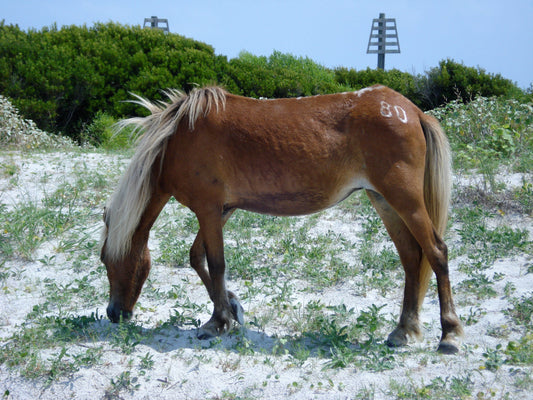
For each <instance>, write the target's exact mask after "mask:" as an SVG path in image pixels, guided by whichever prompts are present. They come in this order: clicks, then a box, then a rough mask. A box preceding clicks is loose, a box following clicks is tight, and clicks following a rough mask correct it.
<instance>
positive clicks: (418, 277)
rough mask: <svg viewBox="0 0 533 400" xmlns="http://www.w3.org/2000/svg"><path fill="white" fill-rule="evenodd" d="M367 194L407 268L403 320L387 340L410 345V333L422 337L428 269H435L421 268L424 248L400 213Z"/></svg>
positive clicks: (399, 344)
mask: <svg viewBox="0 0 533 400" xmlns="http://www.w3.org/2000/svg"><path fill="white" fill-rule="evenodd" d="M367 195H368V197H369V198H370V201H371V202H372V205H373V206H374V208H375V209H376V211H377V212H378V214H379V216H380V217H381V219H382V221H383V224H384V225H385V228H387V232H388V233H389V236H390V237H391V239H392V241H393V243H394V245H395V246H396V249H397V250H398V254H399V256H400V261H401V263H402V265H403V268H404V270H405V288H404V297H403V305H402V312H401V315H400V322H399V323H398V326H397V327H396V329H394V331H393V332H392V333H391V334H390V335H389V337H388V339H387V344H388V345H389V346H394V347H397V346H403V345H406V344H407V338H408V336H412V337H416V338H418V339H419V338H420V337H421V336H422V334H421V332H420V324H419V319H418V314H419V311H420V306H421V304H422V300H423V297H424V294H425V292H426V288H427V283H428V280H429V274H428V272H429V273H431V270H429V271H425V272H426V273H425V274H424V273H423V272H424V271H422V270H421V261H422V249H421V248H420V245H419V244H418V243H417V241H416V239H415V238H414V237H413V235H412V234H411V232H410V231H409V229H408V228H407V226H406V225H405V223H404V222H403V220H402V219H401V218H400V216H399V215H398V213H397V212H396V211H394V210H393V209H392V207H391V206H390V205H389V204H388V203H387V201H386V200H385V199H384V198H383V196H381V195H380V194H378V193H376V192H373V191H369V190H367Z"/></svg>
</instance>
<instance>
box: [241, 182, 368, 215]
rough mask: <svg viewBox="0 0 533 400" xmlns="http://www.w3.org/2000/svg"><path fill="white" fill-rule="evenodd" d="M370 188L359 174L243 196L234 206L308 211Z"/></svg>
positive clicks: (285, 212) (274, 212)
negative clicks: (337, 180)
mask: <svg viewBox="0 0 533 400" xmlns="http://www.w3.org/2000/svg"><path fill="white" fill-rule="evenodd" d="M363 188H365V189H371V186H370V185H369V183H368V181H367V180H366V179H362V178H357V179H352V180H350V181H348V182H345V183H343V184H341V185H338V186H335V187H333V188H331V187H327V188H326V187H324V188H313V189H304V188H303V189H301V190H293V191H291V190H287V191H281V192H265V193H257V192H256V193H254V194H251V195H249V196H243V197H240V199H239V200H238V201H237V202H236V204H235V207H237V208H242V209H245V210H248V211H253V212H258V213H262V214H271V215H279V216H290V215H306V214H313V213H316V212H319V211H322V210H324V209H326V208H328V207H331V206H333V205H335V204H337V203H339V202H341V201H342V200H344V199H345V198H346V197H348V196H349V195H350V194H351V193H353V192H354V191H356V190H359V189H363Z"/></svg>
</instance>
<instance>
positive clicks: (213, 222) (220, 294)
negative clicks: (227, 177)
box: [191, 211, 242, 339]
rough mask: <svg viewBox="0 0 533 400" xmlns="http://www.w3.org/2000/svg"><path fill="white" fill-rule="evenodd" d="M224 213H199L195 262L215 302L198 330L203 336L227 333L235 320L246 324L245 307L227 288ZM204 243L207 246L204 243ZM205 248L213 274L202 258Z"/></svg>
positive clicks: (205, 337)
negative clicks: (243, 312)
mask: <svg viewBox="0 0 533 400" xmlns="http://www.w3.org/2000/svg"><path fill="white" fill-rule="evenodd" d="M221 215H222V212H220V213H219V212H217V211H215V212H213V211H211V212H207V213H197V216H198V221H199V223H200V232H199V236H198V237H197V239H196V240H195V243H194V244H193V248H192V249H191V262H192V265H193V268H194V269H195V270H196V271H197V272H198V275H199V276H200V278H201V279H202V281H203V282H204V284H205V286H206V288H207V291H208V293H209V296H210V298H211V300H212V301H213V303H214V311H213V315H212V316H211V319H210V320H209V321H208V322H207V323H206V324H204V325H203V326H202V327H201V328H200V330H199V332H198V337H199V338H200V339H207V338H210V337H213V336H217V335H219V334H221V333H224V332H225V331H227V330H228V329H229V328H230V326H231V321H232V320H233V319H235V320H237V321H238V322H240V323H242V307H241V306H240V304H239V303H238V301H236V298H235V295H234V294H233V293H231V294H230V292H228V291H227V290H226V281H225V275H224V273H225V269H226V265H225V261H224V240H223V235H222V227H223V225H224V222H225V221H224V218H221ZM200 238H201V240H200ZM202 242H203V243H202ZM202 244H203V246H201V245H202ZM201 247H203V248H204V251H205V254H206V257H207V265H208V271H209V274H207V271H206V270H205V266H202V263H203V257H199V256H200V255H202V251H201Z"/></svg>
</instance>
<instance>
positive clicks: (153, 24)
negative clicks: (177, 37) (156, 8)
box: [143, 16, 168, 33]
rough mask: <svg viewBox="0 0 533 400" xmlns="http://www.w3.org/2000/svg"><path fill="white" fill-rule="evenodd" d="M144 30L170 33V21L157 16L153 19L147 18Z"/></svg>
mask: <svg viewBox="0 0 533 400" xmlns="http://www.w3.org/2000/svg"><path fill="white" fill-rule="evenodd" d="M160 24H161V25H160ZM143 28H150V29H159V30H162V31H163V32H166V33H168V19H166V18H157V16H153V17H151V18H145V19H144V26H143Z"/></svg>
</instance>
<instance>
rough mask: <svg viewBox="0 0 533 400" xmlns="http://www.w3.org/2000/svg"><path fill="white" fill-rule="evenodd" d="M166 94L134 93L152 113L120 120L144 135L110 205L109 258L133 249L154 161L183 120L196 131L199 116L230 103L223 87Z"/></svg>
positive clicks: (105, 236) (107, 216) (106, 231)
mask: <svg viewBox="0 0 533 400" xmlns="http://www.w3.org/2000/svg"><path fill="white" fill-rule="evenodd" d="M165 94H166V96H167V97H168V99H169V102H167V103H165V102H162V101H160V102H151V101H149V100H147V99H144V98H142V97H140V96H137V95H134V96H135V97H136V98H137V100H134V101H133V102H134V103H137V104H139V105H141V106H143V107H145V108H146V109H148V110H149V111H150V112H151V115H149V116H147V117H135V118H129V119H125V120H123V121H120V122H119V123H118V129H119V130H122V129H124V128H125V127H127V126H134V128H135V129H134V132H140V133H141V136H140V137H139V138H138V139H137V144H136V146H137V147H136V151H135V154H134V156H133V158H132V160H131V162H130V165H129V166H128V168H127V170H126V172H125V173H124V175H123V176H122V178H121V179H120V181H119V184H118V186H117V188H116V190H115V192H114V193H113V195H112V196H111V198H110V199H109V201H108V204H107V206H106V212H105V215H104V220H105V228H104V231H103V233H102V245H103V243H105V257H106V258H108V259H109V260H115V261H116V260H119V259H121V258H123V257H124V256H125V255H126V254H127V253H128V252H129V251H130V247H131V240H132V237H133V233H134V232H135V229H136V228H137V225H138V224H139V222H140V219H141V216H142V214H143V212H144V210H145V208H146V205H147V204H148V201H149V200H150V196H151V195H152V191H153V182H152V171H153V169H154V163H155V161H156V159H157V157H158V156H160V155H161V156H162V155H163V154H164V152H165V149H166V146H167V143H168V140H169V138H170V137H171V136H172V135H173V134H174V133H175V132H176V129H177V127H178V125H179V123H180V122H181V121H182V120H183V119H184V118H188V123H189V129H191V130H193V129H194V125H195V123H196V121H197V120H198V118H200V117H205V116H206V115H207V114H208V113H209V112H210V111H211V109H213V108H215V109H216V111H217V112H218V111H219V109H220V108H221V107H222V108H224V107H225V102H226V92H225V91H224V90H223V89H221V88H219V87H207V88H201V89H194V90H193V91H191V92H190V93H189V94H188V95H186V94H184V93H182V92H180V91H177V90H168V91H166V92H165ZM162 161H163V160H162V159H161V163H162Z"/></svg>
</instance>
